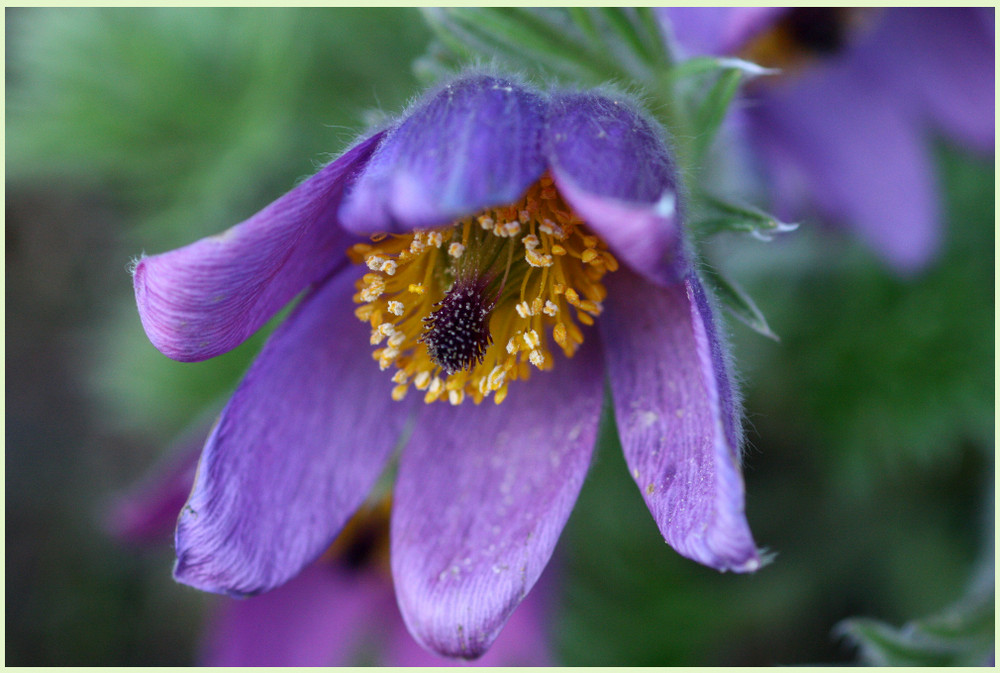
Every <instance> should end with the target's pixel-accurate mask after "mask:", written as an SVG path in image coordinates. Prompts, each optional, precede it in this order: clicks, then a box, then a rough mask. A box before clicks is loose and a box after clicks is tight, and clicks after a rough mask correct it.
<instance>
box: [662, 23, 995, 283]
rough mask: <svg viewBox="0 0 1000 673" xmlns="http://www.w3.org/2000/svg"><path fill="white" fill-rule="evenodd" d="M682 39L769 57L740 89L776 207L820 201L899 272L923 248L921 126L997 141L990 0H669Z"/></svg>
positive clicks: (928, 194)
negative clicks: (862, 0) (680, 3)
mask: <svg viewBox="0 0 1000 673" xmlns="http://www.w3.org/2000/svg"><path fill="white" fill-rule="evenodd" d="M663 12H664V16H665V17H667V18H668V19H669V24H670V27H671V30H672V33H673V35H674V37H675V38H676V40H677V42H678V43H679V44H680V45H681V46H682V47H683V48H685V49H686V50H687V51H689V52H691V53H694V54H698V53H709V54H736V55H740V56H743V57H745V58H748V59H750V60H753V61H755V62H758V63H760V64H761V65H765V66H773V67H779V68H781V69H782V71H783V74H782V75H781V76H779V77H764V78H761V79H759V80H757V81H756V82H754V86H753V87H751V89H750V90H749V91H748V95H749V99H750V101H749V103H748V105H747V106H746V109H745V111H744V112H745V119H744V120H743V121H744V122H745V125H746V128H745V134H746V137H747V138H748V139H750V141H751V143H752V144H753V145H754V146H755V148H756V150H757V151H758V153H759V156H760V157H761V158H762V160H763V162H764V164H765V166H766V167H767V168H768V169H769V171H768V172H769V173H770V175H769V183H770V185H771V187H772V189H773V191H774V196H775V199H776V207H777V208H778V209H779V211H780V213H779V214H780V215H781V216H783V217H786V218H797V217H799V216H801V214H803V213H804V212H805V209H806V207H807V206H815V207H817V208H818V209H819V210H820V211H821V212H822V213H823V214H824V215H825V216H826V217H827V218H829V219H830V220H832V221H833V222H836V223H840V224H843V225H844V226H847V227H850V228H851V229H852V230H853V231H854V232H856V233H857V235H858V236H860V237H861V238H862V239H863V240H864V241H865V242H867V243H868V244H869V245H870V246H871V247H872V248H873V249H874V250H876V251H877V252H878V253H879V254H881V255H882V256H883V257H884V258H885V259H886V261H888V262H889V263H890V264H892V265H893V266H894V267H895V268H897V269H898V270H899V271H901V272H912V271H915V270H917V269H919V268H921V267H922V266H924V265H926V264H927V263H928V262H929V261H930V260H931V259H933V257H934V255H935V253H936V251H937V250H938V248H939V247H940V245H941V237H942V232H941V226H940V222H941V213H940V207H941V206H940V199H939V196H938V186H937V184H936V180H935V175H934V161H933V154H932V152H931V149H932V148H931V139H932V135H931V133H929V132H930V131H939V132H942V133H944V134H946V135H947V136H948V137H950V138H952V139H954V140H957V141H959V142H962V143H964V144H965V145H967V146H968V147H970V148H972V149H974V150H978V151H981V152H989V153H992V152H993V146H994V128H995V123H994V41H995V34H994V20H993V9H992V8H985V7H980V8H920V9H914V8H892V9H885V10H878V11H875V10H856V9H854V10H851V9H847V8H837V9H830V8H794V9H788V8H739V9H733V8H684V9H681V8H669V9H665V10H663Z"/></svg>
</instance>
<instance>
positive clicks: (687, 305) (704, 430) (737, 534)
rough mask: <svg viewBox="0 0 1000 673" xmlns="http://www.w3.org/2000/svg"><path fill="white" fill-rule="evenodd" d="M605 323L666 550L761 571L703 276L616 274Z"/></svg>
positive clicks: (637, 471) (625, 444) (641, 479)
mask: <svg viewBox="0 0 1000 673" xmlns="http://www.w3.org/2000/svg"><path fill="white" fill-rule="evenodd" d="M608 291H609V296H611V297H614V301H613V302H612V301H608V302H606V311H605V315H604V316H602V318H601V320H600V321H599V322H600V326H601V337H602V340H603V342H604V350H605V357H606V359H607V366H608V378H609V380H610V382H611V393H612V396H613V398H614V402H615V419H616V421H617V423H618V432H619V435H620V436H621V441H622V449H623V451H624V453H625V461H626V463H627V464H628V467H629V471H630V472H631V473H632V477H633V479H635V482H636V484H637V485H638V486H639V489H640V491H641V492H642V496H643V498H645V500H646V505H647V506H648V507H649V511H650V512H651V513H652V515H653V518H654V519H655V520H656V524H657V526H659V528H660V532H661V533H663V537H664V538H665V539H666V541H667V542H668V543H669V544H670V546H672V547H673V548H674V549H676V550H677V551H678V552H679V553H681V554H682V555H684V556H686V557H688V558H691V559H694V560H695V561H698V562H699V563H703V564H705V565H707V566H711V567H713V568H716V569H718V570H723V571H725V570H732V571H736V572H747V571H753V570H756V569H757V568H758V567H759V566H760V562H761V561H760V557H759V556H758V554H757V549H756V546H755V545H754V542H753V537H752V536H751V534H750V527H749V525H748V524H747V521H746V516H745V515H744V511H743V510H744V504H743V499H744V497H743V478H742V476H741V475H740V456H739V447H740V439H741V437H740V431H739V419H738V416H737V414H738V409H737V403H736V400H735V399H734V397H735V392H734V389H733V386H732V382H731V377H730V374H729V372H728V368H729V367H728V363H727V361H726V356H725V353H724V350H723V344H722V342H721V341H720V339H719V335H718V333H717V332H716V326H715V323H714V319H713V316H712V310H711V307H710V306H709V304H708V302H707V300H706V297H705V293H704V290H703V289H702V287H701V284H700V283H699V281H698V279H697V277H696V276H694V274H692V275H691V276H689V277H688V278H687V279H686V280H685V281H684V282H683V283H681V284H678V285H674V286H671V287H667V288H661V287H657V286H654V285H651V284H650V283H647V282H646V281H644V280H643V279H642V278H640V277H638V276H636V275H635V274H632V273H629V272H628V271H623V272H618V273H615V274H611V275H610V276H609V280H608Z"/></svg>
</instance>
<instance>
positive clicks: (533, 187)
mask: <svg viewBox="0 0 1000 673" xmlns="http://www.w3.org/2000/svg"><path fill="white" fill-rule="evenodd" d="M663 138H664V132H663V130H662V129H660V128H659V127H657V126H656V124H655V123H654V122H652V121H651V120H650V119H649V118H647V117H646V116H645V114H643V113H642V112H641V111H640V109H639V108H638V106H637V105H636V104H635V102H634V101H632V100H630V99H629V98H628V97H626V96H621V95H618V94H614V93H607V92H600V91H582V92H581V91H554V92H550V93H542V92H540V91H537V90H535V89H534V88H532V87H530V86H528V85H526V84H524V83H521V82H518V81H516V80H513V79H511V78H507V77H500V76H495V75H489V74H470V75H465V76H462V77H459V78H456V79H455V80H454V81H451V82H448V83H445V84H443V85H442V86H440V87H438V88H436V89H435V90H433V91H431V92H429V93H428V94H427V95H426V96H425V97H424V98H423V99H421V100H420V101H418V102H417V103H416V104H415V105H414V107H413V108H411V109H410V110H409V111H407V112H406V113H405V114H404V115H402V116H401V117H400V118H399V119H397V120H396V121H394V122H392V123H391V124H389V125H388V126H387V127H386V128H384V129H382V130H379V131H377V132H375V133H373V134H372V135H371V136H369V137H368V138H365V139H363V140H361V141H359V142H358V144H356V145H355V146H354V147H353V148H351V149H350V150H348V151H347V152H346V153H344V155H343V156H341V157H340V158H339V159H337V160H336V161H334V162H332V163H331V164H329V165H328V166H326V167H325V168H323V169H322V170H321V171H320V172H319V173H317V174H316V175H315V176H313V177H312V178H310V179H309V180H306V181H305V182H303V183H302V184H300V185H299V186H298V187H296V188H295V189H294V190H292V191H291V192H289V193H288V194H286V195H285V196H283V197H281V198H280V199H278V200H277V201H275V202H274V203H272V204H271V205H270V206H268V207H267V208H265V209H264V210H262V211H261V212H260V213H258V214H256V215H254V216H253V217H251V218H250V219H248V220H246V221H245V222H243V223H241V224H239V225H236V226H235V227H233V228H232V229H230V230H229V231H227V232H225V233H223V234H221V235H219V236H213V237H209V238H206V239H203V240H201V241H198V242H195V243H193V244H191V245H189V246H187V247H185V248H181V249H179V250H175V251H172V252H168V253H164V254H161V255H155V256H152V257H145V258H143V259H141V260H139V262H138V263H137V265H136V269H135V280H134V282H135V288H136V299H137V302H138V306H139V313H140V316H141V318H142V321H143V325H144V327H145V328H146V331H147V334H149V336H150V339H151V340H152V342H153V343H154V344H155V345H156V346H157V347H158V348H159V349H160V350H161V351H163V352H164V353H165V354H167V355H169V356H171V357H174V358H176V359H179V360H188V361H191V360H202V359H205V358H208V357H212V356H214V355H218V354H219V353H222V352H225V351H227V350H229V349H231V348H234V347H235V346H236V345H238V344H239V343H241V342H242V341H243V340H244V339H246V338H247V337H248V336H249V335H250V334H252V333H253V332H254V331H255V330H256V329H257V328H259V327H260V326H261V325H263V324H264V323H265V322H266V321H267V320H268V319H269V318H270V317H271V316H272V315H274V313H275V312H276V311H278V310H279V309H280V308H281V307H282V306H283V305H284V304H286V303H288V302H289V301H291V300H292V299H293V298H294V297H296V296H298V295H299V294H301V293H302V292H303V290H305V294H304V297H303V299H302V300H301V301H300V302H299V303H298V305H297V306H296V307H295V309H294V310H293V311H292V312H291V313H290V314H289V317H288V318H287V320H286V321H285V322H284V323H283V324H282V325H281V326H280V327H279V328H278V329H277V330H275V332H274V334H273V335H272V336H271V337H270V339H269V340H268V342H267V344H266V345H265V347H264V349H263V350H262V351H261V353H260V355H259V356H258V357H257V360H256V361H255V362H254V364H253V365H252V366H251V367H250V370H249V371H248V372H247V374H246V377H245V378H244V379H243V381H242V382H241V383H240V385H239V387H238V388H237V389H236V391H235V392H234V394H233V397H232V399H231V400H230V402H229V404H228V405H227V406H226V408H225V409H224V410H223V412H222V414H221V415H220V418H219V421H218V423H217V424H216V426H215V428H214V429H213V431H212V434H211V436H210V437H209V439H208V442H207V444H206V446H205V449H204V451H203V454H202V458H201V461H200V463H199V467H198V478H197V479H196V481H195V485H194V488H193V489H192V491H191V495H190V497H189V498H188V501H187V504H186V505H185V507H184V509H183V511H182V513H181V515H180V518H179V519H178V523H177V533H176V549H177V564H176V566H175V568H174V576H175V577H176V578H177V579H178V580H179V581H181V582H184V583H186V584H190V585H192V586H195V587H198V588H200V589H204V590H207V591H215V592H220V593H228V594H234V595H248V594H257V593H261V592H265V591H269V590H272V589H275V588H276V587H280V586H281V585H283V584H285V583H286V582H289V581H290V580H292V579H293V578H295V577H296V576H297V575H298V574H299V573H300V572H302V571H303V569H305V568H307V567H309V566H310V564H311V563H313V562H314V561H315V560H316V559H317V558H318V557H319V556H320V555H322V554H323V552H324V551H325V550H326V549H327V548H328V547H329V546H330V543H331V542H332V541H333V540H334V539H335V538H336V537H337V534H338V533H339V532H340V531H341V529H342V528H343V527H344V525H345V524H346V523H347V521H348V520H349V519H350V517H351V515H352V514H353V513H354V512H355V511H356V510H357V509H358V508H359V507H360V506H361V505H362V503H364V502H365V500H366V499H367V497H368V494H369V493H370V491H371V489H372V488H373V487H374V485H375V484H376V482H377V481H378V479H379V477H380V475H382V474H383V473H384V470H385V467H386V465H387V463H389V462H393V463H394V465H395V467H396V470H395V481H394V484H393V505H392V512H391V515H390V517H391V526H390V565H391V570H392V577H393V585H394V587H395V591H396V596H397V599H398V603H399V608H400V611H401V613H402V615H403V619H404V621H405V622H406V626H407V628H408V629H409V631H410V633H411V634H412V635H413V636H414V638H415V639H416V640H417V641H418V642H419V643H420V644H421V645H422V646H423V647H425V648H427V649H428V650H430V651H433V652H436V653H438V654H441V655H443V656H448V657H460V658H465V659H475V658H477V657H479V656H481V655H482V654H483V653H484V652H485V651H486V650H487V649H488V648H489V647H490V645H491V643H493V641H494V640H495V639H496V638H497V636H498V634H499V633H500V630H501V629H502V628H503V626H504V624H505V623H507V621H508V619H510V617H511V614H512V613H513V611H514V609H515V607H516V606H517V605H518V603H520V601H521V600H522V599H523V598H524V597H525V595H527V593H528V592H529V590H530V589H531V587H532V586H533V585H534V584H535V582H536V581H538V578H539V577H540V575H541V572H542V570H543V568H544V567H545V565H546V563H547V562H548V560H549V558H550V556H551V555H552V552H553V550H554V548H555V544H556V541H557V540H558V538H559V534H560V532H561V531H562V528H563V526H564V525H565V523H566V520H567V518H568V517H569V514H570V511H571V510H572V507H573V504H574V502H575V501H576V498H577V495H578V493H579V490H580V488H581V486H582V485H583V482H584V477H585V475H586V473H587V469H588V467H589V466H590V462H591V457H592V454H593V449H594V444H595V442H596V440H597V431H598V425H599V421H600V418H601V409H602V406H603V404H604V400H605V388H606V385H607V387H608V388H610V391H611V398H612V399H613V401H614V412H615V420H616V426H617V428H618V432H619V436H620V439H621V445H622V450H623V452H624V455H625V461H626V463H627V465H628V469H629V473H630V474H631V476H632V478H633V479H634V480H635V482H636V484H637V485H638V486H639V488H640V492H641V493H642V497H643V498H644V499H645V501H646V504H647V506H648V507H649V511H650V513H651V514H652V516H653V518H654V519H655V521H656V523H657V526H658V527H659V529H660V532H661V534H662V535H663V537H664V539H665V540H666V541H667V542H668V543H669V544H670V545H671V546H673V548H674V549H676V550H677V551H678V552H679V553H681V554H683V555H684V556H687V557H689V558H692V559H694V560H696V561H698V562H700V563H703V564H705V565H708V566H710V567H712V568H716V569H718V570H720V571H735V572H750V571H753V570H756V569H757V568H759V567H760V565H761V559H760V555H759V553H758V551H757V548H756V546H755V544H754V541H753V537H752V535H751V533H750V528H749V525H748V524H747V521H746V517H745V514H744V511H743V510H744V503H743V480H742V476H741V472H740V446H741V441H742V433H741V431H740V409H739V400H738V395H737V392H736V390H735V388H734V386H733V378H732V374H731V372H730V363H729V360H728V357H727V355H726V346H725V342H724V340H723V338H722V337H721V334H720V327H719V325H718V324H717V322H716V318H715V310H714V308H713V305H712V302H711V301H710V299H709V297H708V296H707V294H706V292H705V290H704V288H703V286H702V283H701V280H700V278H699V277H698V274H697V272H696V270H695V264H694V263H693V260H692V252H691V250H690V249H689V246H688V245H687V242H686V240H685V236H684V213H685V208H684V202H683V191H682V190H681V189H680V185H679V184H678V171H677V168H676V166H675V165H674V161H673V158H672V156H671V154H670V152H669V150H668V148H667V146H666V144H665V143H664V140H663ZM351 262H354V263H353V264H352V263H351ZM352 313H353V314H354V315H352ZM372 358H374V360H375V362H373V361H372ZM387 378H391V383H390V382H389V381H387V380H386V379H387ZM413 390H415V391H416V392H417V394H413V393H412V392H411V391H413ZM421 397H422V398H423V400H422V401H423V402H447V403H444V404H421V399H420V398H421ZM487 397H492V399H493V401H494V402H502V404H489V403H486V404H483V403H482V402H483V401H484V400H485V399H486V398H487ZM468 400H471V402H472V403H468ZM463 402H466V403H464V404H463ZM400 443H402V444H403V446H402V448H401V449H399V450H398V451H397V448H398V447H399V445H400ZM396 456H398V458H397V457H396Z"/></svg>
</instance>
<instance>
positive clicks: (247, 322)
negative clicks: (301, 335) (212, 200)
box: [133, 134, 381, 362]
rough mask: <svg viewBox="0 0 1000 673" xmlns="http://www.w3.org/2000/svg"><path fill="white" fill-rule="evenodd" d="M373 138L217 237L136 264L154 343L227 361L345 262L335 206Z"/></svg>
mask: <svg viewBox="0 0 1000 673" xmlns="http://www.w3.org/2000/svg"><path fill="white" fill-rule="evenodd" d="M380 139H381V135H379V134H376V135H374V136H372V137H370V138H368V139H366V140H365V141H363V142H361V143H360V144H358V145H357V146H355V147H354V148H353V149H351V150H350V151H348V152H347V153H345V154H344V155H343V156H341V157H340V158H339V159H337V160H336V161H334V162H332V163H330V164H328V165H327V166H326V167H325V168H323V169H322V170H321V171H320V172H319V173H317V174H316V175H314V176H312V177H311V178H309V179H308V180H306V181H305V182H303V183H302V184H301V185H299V186H298V187H296V188H295V189H293V190H292V191H290V192H288V193H287V194H285V195H284V196H282V197H281V198H279V199H278V200H277V201H274V202H273V203H271V204H270V205H269V206H267V207H266V208H264V209H263V210H262V211H260V212H259V213H257V214H256V215H254V216H253V217H251V218H250V219H248V220H246V221H244V222H242V223H240V224H237V225H235V226H233V227H231V228H230V229H227V230H226V231H224V232H222V233H221V234H217V235H215V236H209V237H208V238H203V239H201V240H200V241H196V242H195V243H192V244H190V245H188V246H185V247H183V248H179V249H177V250H173V251H171V252H167V253H163V254H161V255H154V256H152V257H143V258H142V259H140V260H139V261H138V263H137V264H136V267H135V273H134V278H133V283H134V285H135V298H136V303H137V304H138V306H139V317H140V319H141V320H142V326H143V328H144V329H145V330H146V334H147V335H148V336H149V340H150V341H152V342H153V345H154V346H156V348H158V349H159V350H160V352H162V353H163V354H164V355H166V356H167V357H170V358H173V359H175V360H182V361H185V362H192V361H197V360H205V359H208V358H210V357H214V356H216V355H219V354H220V353H225V352H226V351H228V350H231V349H232V348H235V347H236V346H238V345H239V344H241V343H242V342H243V341H244V340H245V339H246V338H247V337H249V336H250V335H251V334H253V333H254V332H255V331H257V329H258V328H260V326H261V325H263V324H264V323H265V322H267V321H268V319H270V318H271V316H272V315H274V314H275V313H276V312H277V311H278V310H279V309H281V307H282V306H284V305H285V304H287V303H288V302H289V301H291V300H292V298H294V297H295V295H297V294H298V293H299V292H301V291H302V290H304V289H305V288H306V286H308V285H309V284H310V283H313V282H315V281H317V280H319V279H320V278H322V277H324V276H325V275H327V274H328V273H330V272H331V271H332V270H333V269H335V268H337V266H339V265H340V264H343V263H345V262H346V260H347V258H346V256H345V255H344V251H345V249H346V245H347V242H348V241H347V237H346V236H345V235H344V233H343V232H342V230H341V229H340V227H339V226H338V224H337V221H336V213H337V208H338V206H339V205H340V201H341V197H342V194H343V189H344V186H345V185H346V184H347V182H348V181H349V180H350V179H351V177H352V175H353V174H354V173H355V172H356V171H357V170H358V169H359V168H360V167H361V166H363V165H364V163H365V161H366V160H367V159H368V157H369V156H370V155H371V153H372V151H373V150H374V149H375V146H376V144H377V143H378V141H379V140H380Z"/></svg>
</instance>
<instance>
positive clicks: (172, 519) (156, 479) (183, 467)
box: [106, 425, 209, 545]
mask: <svg viewBox="0 0 1000 673" xmlns="http://www.w3.org/2000/svg"><path fill="white" fill-rule="evenodd" d="M208 433H209V428H208V427H203V426H200V425H199V426H198V427H197V429H196V430H194V431H192V432H189V433H187V434H186V436H185V437H183V438H182V439H181V440H180V441H179V442H178V444H177V445H176V446H175V447H173V448H172V449H171V451H170V452H169V455H168V456H167V458H166V459H165V460H164V461H162V463H161V464H159V465H156V466H154V467H153V469H152V471H151V475H150V476H149V477H148V478H146V479H144V480H143V481H142V482H140V483H139V484H137V485H136V486H134V487H133V488H132V489H130V491H129V492H128V493H126V494H125V495H123V496H121V497H120V498H118V499H117V501H116V502H115V503H114V504H113V505H112V507H111V511H110V513H109V516H108V518H107V524H106V525H107V528H108V531H109V532H110V533H111V534H112V535H114V536H115V537H117V538H118V539H120V540H123V541H125V542H128V543H129V544H135V545H144V544H152V543H162V542H166V541H167V540H169V539H170V533H171V532H172V531H173V530H174V527H175V526H176V525H177V515H178V514H179V513H180V511H181V508H182V507H183V506H184V503H185V501H187V498H188V494H190V493H191V484H193V483H194V474H195V469H196V468H197V467H198V456H199V455H200V454H201V448H202V446H204V444H205V437H206V436H207V435H208Z"/></svg>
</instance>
